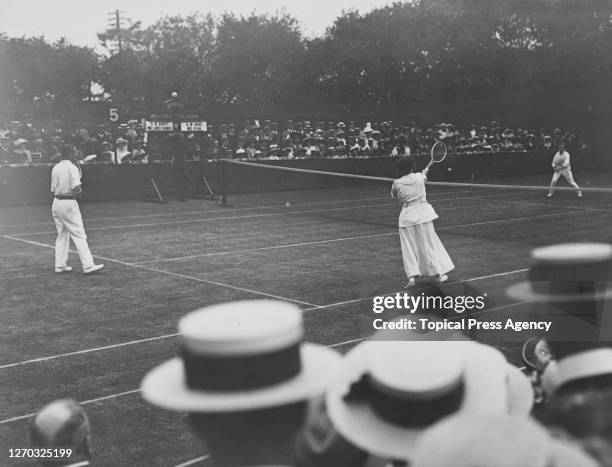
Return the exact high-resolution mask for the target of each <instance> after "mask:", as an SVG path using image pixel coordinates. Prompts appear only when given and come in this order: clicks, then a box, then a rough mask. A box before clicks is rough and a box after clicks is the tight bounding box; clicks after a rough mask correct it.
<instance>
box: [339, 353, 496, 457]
mask: <svg viewBox="0 0 612 467" xmlns="http://www.w3.org/2000/svg"><path fill="white" fill-rule="evenodd" d="M380 344H384V342H380V341H374V342H366V343H364V344H361V345H359V346H357V347H355V348H354V349H353V350H351V351H350V352H349V353H348V354H347V355H346V357H345V364H344V369H343V371H342V372H341V373H340V375H339V378H338V380H337V381H336V382H335V384H334V385H333V387H332V388H331V389H330V390H329V391H328V393H327V410H328V413H329V416H330V418H331V420H332V423H333V424H334V426H335V427H336V429H337V430H338V432H339V433H340V434H342V435H343V436H344V437H345V438H346V439H347V440H348V441H350V442H351V443H353V444H354V445H356V446H357V447H359V448H361V449H363V450H365V451H367V452H369V453H371V454H374V455H376V456H380V457H382V458H385V459H396V460H406V459H408V460H409V459H410V456H411V453H412V450H413V448H414V446H415V444H416V442H417V441H418V439H419V438H420V436H421V434H422V433H423V431H424V430H425V428H427V427H418V428H411V427H402V426H399V425H394V424H392V423H389V422H387V421H385V420H383V419H381V418H379V416H378V415H377V414H376V413H375V412H374V411H373V410H372V408H371V407H370V406H369V405H368V404H367V403H356V402H351V403H350V404H347V403H346V402H345V400H344V396H345V394H346V391H347V388H348V387H349V386H350V385H351V384H352V383H354V382H356V381H357V380H358V379H359V378H360V377H361V375H362V374H363V372H364V369H365V349H366V346H367V345H380ZM440 344H445V345H449V346H451V345H454V346H456V345H464V346H468V350H469V357H468V358H466V361H467V362H466V363H468V365H467V366H466V369H465V396H464V400H463V404H462V406H461V409H460V410H470V411H474V412H478V413H506V412H507V406H508V402H507V391H506V381H505V372H506V371H507V363H506V359H505V357H504V356H503V354H502V353H501V352H499V351H498V350H496V349H494V348H492V347H489V346H485V345H482V344H478V343H476V342H470V341H467V342H466V341H461V342H440ZM449 351H452V349H449ZM391 358H393V357H392V356H391Z"/></svg>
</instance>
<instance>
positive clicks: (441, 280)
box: [436, 274, 448, 284]
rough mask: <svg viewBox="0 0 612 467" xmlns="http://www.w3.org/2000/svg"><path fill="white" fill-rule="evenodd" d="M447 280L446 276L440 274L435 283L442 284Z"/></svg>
mask: <svg viewBox="0 0 612 467" xmlns="http://www.w3.org/2000/svg"><path fill="white" fill-rule="evenodd" d="M447 280H448V276H447V275H446V274H440V275H438V277H437V279H436V282H437V283H438V284H442V283H444V282H446V281H447Z"/></svg>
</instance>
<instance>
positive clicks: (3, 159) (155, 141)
mask: <svg viewBox="0 0 612 467" xmlns="http://www.w3.org/2000/svg"><path fill="white" fill-rule="evenodd" d="M142 124H143V121H142V120H141V121H137V120H129V121H128V122H127V123H122V124H120V125H118V126H116V127H114V128H111V126H110V125H108V124H98V125H95V126H93V127H87V126H83V125H78V124H70V125H66V124H64V123H63V122H62V121H60V120H56V121H53V122H51V123H49V124H47V125H34V124H33V123H32V119H31V118H26V119H24V121H18V120H13V121H5V122H4V124H2V125H1V126H0V163H3V164H32V163H50V162H54V161H56V160H57V159H58V157H59V148H60V147H61V145H62V144H73V145H74V146H75V147H76V149H77V155H78V159H79V160H82V161H83V162H84V163H92V162H102V163H114V164H123V163H146V162H148V161H149V160H150V159H151V160H153V159H154V160H164V159H166V158H167V157H166V155H165V153H164V150H163V133H148V134H147V133H146V132H145V131H144V128H143V126H142ZM435 140H441V141H444V142H445V143H446V145H447V146H448V149H449V152H450V153H457V154H465V155H469V154H475V153H498V152H523V151H534V150H547V149H550V150H553V149H554V148H555V147H556V145H557V143H559V142H560V141H564V142H565V143H566V146H567V147H568V148H569V150H570V151H572V150H574V149H575V148H579V147H581V146H582V144H583V143H582V141H581V140H580V137H579V135H578V134H577V132H576V131H575V130H572V129H566V130H562V129H560V128H554V129H545V128H537V129H536V128H514V129H512V128H506V127H504V126H502V125H500V124H499V123H498V122H496V121H492V122H490V123H489V124H487V125H481V126H477V125H468V126H464V127H462V126H459V125H454V124H451V123H439V124H436V125H431V126H430V127H422V126H420V125H418V124H417V123H416V122H409V123H407V124H398V123H394V122H391V121H383V122H355V121H348V122H342V121H340V122H310V121H300V122H297V121H292V120H289V121H287V122H284V123H283V124H279V123H277V122H273V121H270V120H265V121H258V120H250V121H246V122H244V123H242V124H235V123H220V124H216V123H215V124H209V125H208V132H207V133H188V134H187V141H188V142H189V145H188V148H189V154H190V157H191V158H193V159H200V158H205V159H218V158H239V159H257V158H267V159H277V158H278V159H280V158H289V159H291V158H310V157H327V158H346V157H376V156H392V155H407V154H412V155H419V154H427V153H428V151H429V148H430V147H431V145H432V144H433V142H434V141H435Z"/></svg>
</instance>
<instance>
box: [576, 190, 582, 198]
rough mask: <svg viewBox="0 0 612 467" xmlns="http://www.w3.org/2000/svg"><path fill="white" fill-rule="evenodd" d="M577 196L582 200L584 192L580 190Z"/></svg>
mask: <svg viewBox="0 0 612 467" xmlns="http://www.w3.org/2000/svg"><path fill="white" fill-rule="evenodd" d="M577 196H578V198H582V191H580V190H578V193H577Z"/></svg>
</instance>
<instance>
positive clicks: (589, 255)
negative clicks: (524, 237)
mask: <svg viewBox="0 0 612 467" xmlns="http://www.w3.org/2000/svg"><path fill="white" fill-rule="evenodd" d="M531 257H532V260H533V264H532V266H531V268H530V269H529V280H527V281H522V282H519V283H518V284H514V285H512V286H510V287H509V288H508V289H507V290H506V293H507V295H508V296H509V297H510V298H513V299H516V300H530V301H536V302H549V301H551V300H553V301H584V300H586V299H588V298H589V297H592V298H593V299H596V300H598V299H607V298H612V289H611V288H610V287H608V285H607V283H608V282H609V281H610V280H612V245H609V244H606V243H565V244H558V245H550V246H546V247H542V248H536V249H534V250H533V251H532V253H531Z"/></svg>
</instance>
